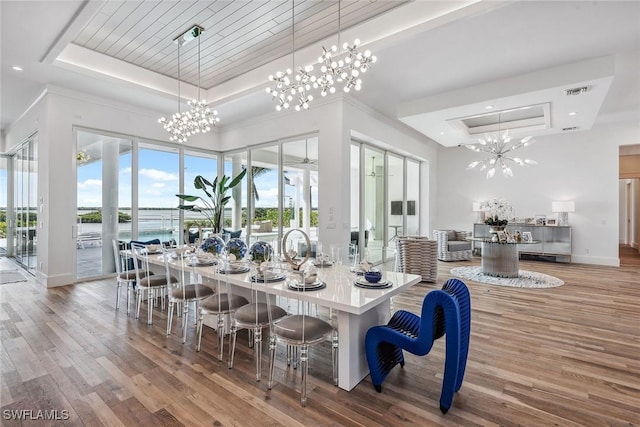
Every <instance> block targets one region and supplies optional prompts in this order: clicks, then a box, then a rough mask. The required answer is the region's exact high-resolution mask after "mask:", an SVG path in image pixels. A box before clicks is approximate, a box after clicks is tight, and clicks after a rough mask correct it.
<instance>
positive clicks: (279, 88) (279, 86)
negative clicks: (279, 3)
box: [267, 0, 317, 111]
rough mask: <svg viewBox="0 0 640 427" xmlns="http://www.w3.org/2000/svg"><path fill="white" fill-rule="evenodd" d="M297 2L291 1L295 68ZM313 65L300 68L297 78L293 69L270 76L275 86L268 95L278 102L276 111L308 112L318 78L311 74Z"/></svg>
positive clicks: (292, 50) (293, 61)
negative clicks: (292, 107)
mask: <svg viewBox="0 0 640 427" xmlns="http://www.w3.org/2000/svg"><path fill="white" fill-rule="evenodd" d="M295 52H296V46H295V1H294V0H292V1H291V63H292V66H293V67H295ZM312 71H313V65H307V66H305V67H298V68H297V70H296V74H295V76H294V77H293V78H292V77H291V75H292V74H293V72H292V71H291V68H287V70H286V71H278V72H277V73H276V74H275V75H273V74H272V75H270V76H269V81H271V82H273V86H272V87H271V86H270V87H268V88H267V93H268V94H269V95H271V96H272V97H273V99H274V100H275V101H276V110H277V111H282V110H283V109H284V110H287V109H289V107H290V106H291V105H294V106H295V110H296V111H300V110H306V109H308V108H309V103H310V102H311V101H313V95H311V94H310V93H309V91H310V90H311V88H312V87H317V86H315V82H316V76H314V75H313V74H311V72H312Z"/></svg>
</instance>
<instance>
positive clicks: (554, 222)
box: [547, 218, 558, 226]
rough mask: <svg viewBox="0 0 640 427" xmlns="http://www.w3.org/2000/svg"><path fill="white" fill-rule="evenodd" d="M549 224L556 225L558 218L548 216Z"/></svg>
mask: <svg viewBox="0 0 640 427" xmlns="http://www.w3.org/2000/svg"><path fill="white" fill-rule="evenodd" d="M547 225H551V226H556V225H558V220H557V219H556V218H547Z"/></svg>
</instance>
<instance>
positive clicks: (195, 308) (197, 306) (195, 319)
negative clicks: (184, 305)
mask: <svg viewBox="0 0 640 427" xmlns="http://www.w3.org/2000/svg"><path fill="white" fill-rule="evenodd" d="M199 311H200V300H198V299H197V300H195V301H193V312H194V316H193V325H194V326H197V325H198V317H197V316H196V315H195V313H198V312H199Z"/></svg>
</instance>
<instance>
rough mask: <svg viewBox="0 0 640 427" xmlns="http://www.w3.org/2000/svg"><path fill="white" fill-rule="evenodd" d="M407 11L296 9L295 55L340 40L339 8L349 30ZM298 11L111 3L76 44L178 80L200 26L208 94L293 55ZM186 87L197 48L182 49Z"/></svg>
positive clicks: (167, 0)
mask: <svg viewBox="0 0 640 427" xmlns="http://www.w3.org/2000/svg"><path fill="white" fill-rule="evenodd" d="M404 3H405V1H401V0H397V1H383V0H378V1H375V0H356V1H341V2H338V1H317V0H307V1H296V2H295V7H294V11H295V18H294V20H295V35H294V40H293V43H295V49H300V48H302V47H305V46H308V45H310V44H313V43H316V42H318V41H319V40H322V39H324V38H326V37H329V36H331V35H333V34H336V33H337V32H338V8H339V7H340V28H341V29H342V30H344V29H346V28H349V27H351V26H353V25H356V24H358V23H361V22H363V21H366V20H367V19H371V18H373V17H375V16H377V15H379V14H382V13H384V12H386V11H388V10H390V9H392V8H394V7H397V6H400V5H402V4H404ZM291 9H292V2H291V1H289V0H287V1H280V0H278V1H192V0H179V1H176V0H161V1H153V2H151V1H126V2H105V3H104V4H103V5H102V7H101V8H100V9H99V10H98V12H97V13H96V14H95V15H94V16H93V17H92V19H91V20H90V21H89V22H88V24H87V25H86V26H85V27H84V28H83V29H82V31H81V32H80V34H79V35H78V36H77V37H76V39H75V40H74V41H73V43H75V44H77V45H79V46H82V47H85V48H87V49H91V50H94V51H97V52H100V53H102V54H105V55H108V56H111V57H114V58H116V59H119V60H122V61H125V62H128V63H131V64H134V65H137V66H140V67H142V68H145V69H148V70H151V71H154V72H157V73H160V74H163V75H166V76H169V77H173V78H177V77H178V46H177V44H175V43H173V39H174V38H176V37H177V36H178V35H180V34H182V33H183V32H185V31H186V30H188V29H189V28H191V27H192V26H193V25H195V24H198V25H200V26H201V27H203V28H204V29H205V31H204V32H203V34H202V36H201V40H200V51H201V52H200V55H201V61H200V62H201V77H200V79H201V81H200V86H201V87H203V88H206V89H208V88H211V87H213V86H216V85H218V84H220V83H223V82H225V81H227V80H229V79H232V78H234V77H237V76H239V75H241V74H243V73H245V72H247V71H249V70H252V69H254V68H256V67H259V66H261V65H264V64H266V63H268V62H270V61H273V60H275V59H277V58H281V57H284V56H286V55H290V54H291V50H292V46H293V43H292V34H291V33H292V32H291V22H292V11H291ZM345 41H346V40H345ZM335 42H337V37H336V41H335ZM335 42H333V43H335ZM349 42H352V40H349ZM319 53H320V52H319ZM274 71H276V70H274ZM180 79H181V81H186V82H189V83H191V84H193V85H197V84H198V43H197V42H194V41H192V42H190V43H187V44H185V45H184V46H183V47H181V48H180Z"/></svg>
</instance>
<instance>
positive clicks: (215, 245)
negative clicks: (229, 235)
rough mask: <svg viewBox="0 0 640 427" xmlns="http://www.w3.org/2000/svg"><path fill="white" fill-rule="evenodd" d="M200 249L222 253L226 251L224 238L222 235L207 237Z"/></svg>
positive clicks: (215, 253)
mask: <svg viewBox="0 0 640 427" xmlns="http://www.w3.org/2000/svg"><path fill="white" fill-rule="evenodd" d="M200 249H202V250H203V251H204V252H208V253H210V254H213V255H220V254H221V253H222V252H223V251H224V240H222V237H220V236H211V237H207V238H206V239H205V240H204V242H202V245H201V246H200Z"/></svg>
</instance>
